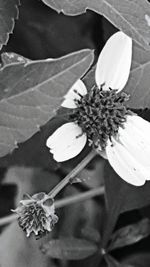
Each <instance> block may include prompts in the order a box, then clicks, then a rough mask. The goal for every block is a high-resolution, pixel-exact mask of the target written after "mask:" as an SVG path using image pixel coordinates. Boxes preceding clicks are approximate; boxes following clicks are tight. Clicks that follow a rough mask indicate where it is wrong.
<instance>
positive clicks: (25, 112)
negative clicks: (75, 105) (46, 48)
mask: <svg viewBox="0 0 150 267" xmlns="http://www.w3.org/2000/svg"><path fill="white" fill-rule="evenodd" d="M92 60H93V52H92V51H91V50H89V49H85V50H81V51H79V52H75V53H72V54H69V55H67V56H64V57H62V58H58V59H54V60H51V59H49V60H39V61H34V62H33V61H32V62H29V63H27V64H24V63H13V64H9V65H6V66H5V67H3V68H1V70H0V77H1V78H0V89H1V91H0V132H1V135H0V156H1V157H2V156H5V155H6V154H7V153H9V152H12V151H13V149H14V148H17V145H18V143H21V142H24V141H26V140H27V139H29V138H30V137H31V136H32V135H34V134H35V133H36V132H38V131H39V130H40V126H41V125H43V124H45V123H46V122H47V121H48V120H49V119H51V118H52V117H54V116H55V114H56V110H57V109H58V108H59V106H60V103H61V102H62V100H63V96H64V95H65V94H66V92H67V91H68V89H69V88H70V87H71V86H72V84H73V83H74V82H75V81H76V80H77V79H78V78H80V77H81V76H82V75H83V74H84V73H85V72H86V71H87V69H88V68H89V66H90V64H91V63H92Z"/></svg>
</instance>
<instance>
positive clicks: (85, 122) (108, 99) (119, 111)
mask: <svg viewBox="0 0 150 267" xmlns="http://www.w3.org/2000/svg"><path fill="white" fill-rule="evenodd" d="M128 99H129V97H128V95H127V94H125V93H123V92H120V93H118V92H117V90H113V89H109V90H103V88H102V87H101V88H100V89H99V88H98V87H97V86H95V87H93V88H92V89H91V90H90V91H89V92H88V93H87V94H86V95H80V98H79V99H76V100H75V101H76V105H77V108H76V109H74V110H73V114H71V115H70V119H71V120H72V121H74V122H75V123H77V124H78V125H79V127H80V128H81V129H82V131H83V133H86V135H87V139H88V142H89V145H92V146H93V148H95V149H97V148H101V150H103V149H105V147H106V145H107V141H108V139H110V140H111V137H116V135H117V133H118V129H119V127H123V125H124V122H125V121H126V117H127V115H128V114H131V111H129V110H128V109H127V107H126V106H125V102H126V101H127V100H128Z"/></svg>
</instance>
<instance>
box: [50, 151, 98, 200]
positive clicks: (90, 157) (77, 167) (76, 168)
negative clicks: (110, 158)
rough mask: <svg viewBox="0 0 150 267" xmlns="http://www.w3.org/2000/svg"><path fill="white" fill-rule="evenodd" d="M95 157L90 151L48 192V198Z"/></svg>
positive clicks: (93, 152) (52, 196)
mask: <svg viewBox="0 0 150 267" xmlns="http://www.w3.org/2000/svg"><path fill="white" fill-rule="evenodd" d="M96 155H97V152H96V151H95V150H92V151H91V152H90V153H89V154H88V155H87V156H86V157H85V158H84V159H83V160H82V161H81V162H80V163H79V164H78V165H77V166H76V167H75V168H74V169H73V170H72V171H71V172H70V173H69V174H68V175H67V176H66V177H65V178H64V179H63V180H61V181H60V183H58V184H57V185H56V186H55V187H54V188H53V189H52V190H51V191H50V192H49V194H48V195H49V196H51V198H54V197H55V196H56V195H57V194H58V193H59V192H60V191H61V190H62V189H63V188H64V187H65V186H66V185H67V184H68V183H69V182H70V180H71V179H73V178H74V177H75V176H76V175H77V174H78V173H79V172H80V171H82V170H83V169H84V167H85V166H86V165H87V164H88V163H89V162H90V161H91V160H92V159H93V158H94V157H95V156H96Z"/></svg>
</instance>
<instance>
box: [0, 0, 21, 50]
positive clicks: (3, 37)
mask: <svg viewBox="0 0 150 267" xmlns="http://www.w3.org/2000/svg"><path fill="white" fill-rule="evenodd" d="M19 4H20V0H11V1H6V0H1V1H0V49H1V48H2V46H3V45H4V44H5V45H6V44H7V42H8V39H9V34H10V33H12V32H13V29H14V25H15V19H17V18H18V5H19Z"/></svg>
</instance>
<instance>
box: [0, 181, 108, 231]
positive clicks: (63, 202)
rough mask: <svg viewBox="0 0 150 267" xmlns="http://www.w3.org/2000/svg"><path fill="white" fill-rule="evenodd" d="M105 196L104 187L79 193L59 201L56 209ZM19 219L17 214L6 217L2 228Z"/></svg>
mask: <svg viewBox="0 0 150 267" xmlns="http://www.w3.org/2000/svg"><path fill="white" fill-rule="evenodd" d="M103 194H104V187H103V186H100V187H97V188H94V189H91V190H89V191H87V192H84V193H79V194H77V195H74V196H70V197H66V198H64V199H61V200H57V201H56V202H55V208H56V209H59V208H62V207H64V206H68V205H71V204H74V203H78V202H81V201H85V200H88V199H90V198H93V197H96V196H100V195H103ZM17 218H18V216H17V215H16V214H12V215H8V216H6V217H3V218H0V226H2V225H5V224H8V223H11V222H13V221H14V220H16V219H17Z"/></svg>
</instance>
